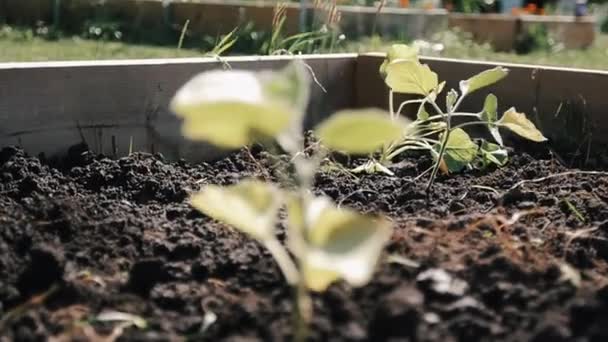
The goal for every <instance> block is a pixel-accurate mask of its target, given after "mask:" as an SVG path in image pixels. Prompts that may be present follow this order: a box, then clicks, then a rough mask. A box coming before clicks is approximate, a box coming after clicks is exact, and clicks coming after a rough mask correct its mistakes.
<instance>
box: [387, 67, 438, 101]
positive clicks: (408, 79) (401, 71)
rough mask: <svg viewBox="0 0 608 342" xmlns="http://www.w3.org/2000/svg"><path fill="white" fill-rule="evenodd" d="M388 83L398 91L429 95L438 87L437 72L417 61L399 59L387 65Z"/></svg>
mask: <svg viewBox="0 0 608 342" xmlns="http://www.w3.org/2000/svg"><path fill="white" fill-rule="evenodd" d="M386 72H387V76H386V80H385V81H386V84H387V85H388V86H389V87H390V88H391V89H392V90H393V91H394V92H396V93H404V94H419V95H424V96H428V95H429V94H430V93H431V92H432V91H433V90H435V89H436V88H437V87H438V82H439V81H438V77H437V74H436V73H434V72H433V71H431V69H430V68H429V66H428V65H426V64H424V65H423V64H420V63H419V62H417V61H409V60H397V61H395V62H392V63H390V64H389V65H387V66H386Z"/></svg>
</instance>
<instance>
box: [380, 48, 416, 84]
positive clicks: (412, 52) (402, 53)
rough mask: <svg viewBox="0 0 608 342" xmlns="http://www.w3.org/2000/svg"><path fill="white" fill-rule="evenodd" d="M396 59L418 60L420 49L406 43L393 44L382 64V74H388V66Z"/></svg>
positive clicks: (383, 75)
mask: <svg viewBox="0 0 608 342" xmlns="http://www.w3.org/2000/svg"><path fill="white" fill-rule="evenodd" d="M395 60H410V61H418V49H417V48H415V47H410V46H408V45H405V44H393V45H392V46H391V47H390V48H389V49H388V52H387V53H386V59H385V60H384V62H383V63H382V65H381V66H380V75H382V77H385V76H386V66H387V65H389V64H390V63H392V62H394V61H395Z"/></svg>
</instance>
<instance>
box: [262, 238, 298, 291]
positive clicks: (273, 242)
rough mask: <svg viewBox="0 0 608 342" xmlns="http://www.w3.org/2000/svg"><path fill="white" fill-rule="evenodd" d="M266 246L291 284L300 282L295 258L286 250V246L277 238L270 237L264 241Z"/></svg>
mask: <svg viewBox="0 0 608 342" xmlns="http://www.w3.org/2000/svg"><path fill="white" fill-rule="evenodd" d="M264 246H265V247H266V248H267V249H268V251H269V252H270V254H272V257H273V258H274V260H276V262H277V264H278V265H279V268H280V269H281V272H282V273H283V275H284V276H285V279H286V280H287V283H288V284H289V285H292V286H295V285H296V284H299V283H300V282H301V281H300V273H299V272H298V268H297V267H296V265H295V264H294V262H293V260H292V259H291V257H290V256H289V253H287V250H285V247H283V245H281V243H280V242H279V241H278V240H277V239H270V240H268V241H265V242H264Z"/></svg>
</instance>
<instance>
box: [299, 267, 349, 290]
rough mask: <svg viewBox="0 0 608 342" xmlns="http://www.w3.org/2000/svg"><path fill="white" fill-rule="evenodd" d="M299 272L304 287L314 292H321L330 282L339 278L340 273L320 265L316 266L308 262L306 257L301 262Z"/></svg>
mask: <svg viewBox="0 0 608 342" xmlns="http://www.w3.org/2000/svg"><path fill="white" fill-rule="evenodd" d="M301 272H302V277H303V279H304V281H305V282H306V287H307V288H308V289H309V290H311V291H314V292H323V291H325V290H326V289H327V288H328V287H329V286H330V285H331V284H333V283H334V282H336V281H338V280H340V273H338V272H336V271H334V270H331V269H328V268H325V267H322V266H321V267H318V266H317V265H315V264H314V263H310V262H308V261H307V259H305V260H303V262H302V271H301Z"/></svg>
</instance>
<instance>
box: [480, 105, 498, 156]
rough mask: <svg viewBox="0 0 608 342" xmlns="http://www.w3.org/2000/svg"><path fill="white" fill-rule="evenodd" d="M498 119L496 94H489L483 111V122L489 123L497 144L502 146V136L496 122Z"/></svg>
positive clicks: (489, 128)
mask: <svg viewBox="0 0 608 342" xmlns="http://www.w3.org/2000/svg"><path fill="white" fill-rule="evenodd" d="M497 119H498V99H497V98H496V96H495V95H494V94H488V96H486V100H485V102H484V104H483V111H482V112H481V120H483V121H485V122H487V124H488V130H489V131H490V134H492V137H493V138H494V140H496V142H497V143H498V144H499V145H500V146H502V145H503V141H502V136H501V135H500V132H499V131H498V126H497V125H496V120H497Z"/></svg>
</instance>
